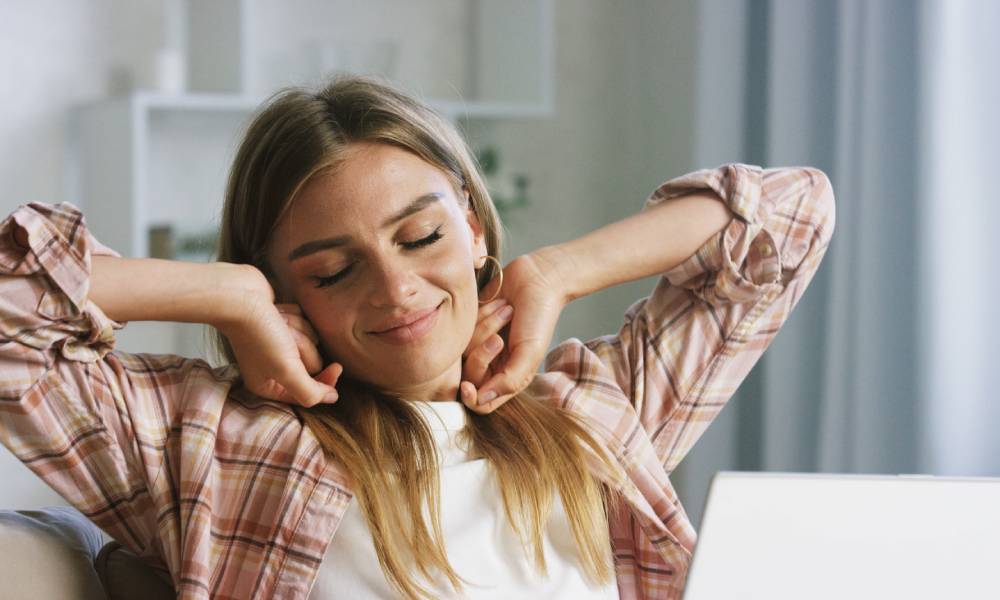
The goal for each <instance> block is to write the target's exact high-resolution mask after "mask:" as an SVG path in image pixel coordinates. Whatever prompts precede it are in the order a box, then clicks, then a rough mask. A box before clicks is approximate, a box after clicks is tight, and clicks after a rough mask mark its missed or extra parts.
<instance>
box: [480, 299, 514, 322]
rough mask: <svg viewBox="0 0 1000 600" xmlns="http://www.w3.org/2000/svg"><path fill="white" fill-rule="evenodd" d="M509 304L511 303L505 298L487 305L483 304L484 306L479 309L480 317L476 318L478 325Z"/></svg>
mask: <svg viewBox="0 0 1000 600" xmlns="http://www.w3.org/2000/svg"><path fill="white" fill-rule="evenodd" d="M507 304H510V303H509V302H507V300H506V299H505V298H497V299H496V300H492V301H490V302H487V303H486V304H483V305H482V306H480V307H479V316H477V317H476V322H477V323H478V322H479V321H482V320H483V319H485V318H486V317H488V316H490V315H492V314H493V313H495V312H496V311H498V310H500V309H501V308H503V307H504V306H506V305H507Z"/></svg>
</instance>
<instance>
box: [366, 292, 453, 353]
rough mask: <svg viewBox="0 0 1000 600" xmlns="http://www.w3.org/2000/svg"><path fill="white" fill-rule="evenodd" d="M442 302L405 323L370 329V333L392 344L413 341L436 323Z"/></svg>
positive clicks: (427, 331) (425, 333)
mask: <svg viewBox="0 0 1000 600" xmlns="http://www.w3.org/2000/svg"><path fill="white" fill-rule="evenodd" d="M442 304H444V300H442V301H441V303H440V304H438V305H437V306H435V307H434V308H433V309H432V310H430V311H429V312H427V313H426V314H423V315H421V316H419V317H418V318H416V319H415V320H413V321H410V322H409V323H406V324H405V325H399V326H397V327H391V328H389V329H385V330H383V331H372V332H370V333H371V334H372V335H374V336H375V337H376V338H378V339H379V340H382V341H384V342H386V343H389V344H393V345H401V344H409V343H412V342H415V341H417V340H419V339H420V338H422V337H424V336H425V335H427V334H428V333H430V331H431V330H432V329H433V328H434V326H435V325H436V324H437V320H438V315H439V314H440V311H441V305H442Z"/></svg>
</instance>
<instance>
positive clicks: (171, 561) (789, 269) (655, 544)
mask: <svg viewBox="0 0 1000 600" xmlns="http://www.w3.org/2000/svg"><path fill="white" fill-rule="evenodd" d="M704 189H708V190H712V191H714V192H715V193H716V194H718V196H719V197H720V198H722V199H723V201H725V202H726V204H727V205H728V206H729V208H730V209H731V210H732V212H733V213H734V214H735V215H736V216H735V218H733V219H732V221H731V222H730V223H729V225H728V226H726V228H725V229H724V230H723V231H721V232H720V233H719V234H717V235H716V236H714V237H712V238H711V239H710V240H708V241H707V242H706V243H705V244H704V245H703V246H702V247H701V248H700V249H699V250H698V251H697V252H696V253H695V254H694V255H692V256H691V257H690V258H688V259H687V260H686V261H684V262H683V263H682V264H680V265H678V266H676V267H675V268H673V269H671V270H670V271H669V272H667V273H665V274H664V275H663V276H662V277H661V278H660V280H659V282H658V283H657V285H656V287H655V289H654V290H653V292H652V294H651V295H650V296H649V297H647V298H643V299H641V300H639V301H637V302H636V303H635V304H633V305H632V306H631V307H630V308H629V309H628V311H627V312H626V314H625V318H624V324H623V325H622V327H621V329H620V330H619V331H618V333H616V334H614V335H607V336H603V337H600V338H597V339H594V340H590V341H587V342H582V341H580V340H578V339H569V340H566V341H564V342H562V343H561V344H559V345H558V346H556V347H555V348H554V349H553V350H551V352H550V353H549V354H548V356H547V358H546V360H545V365H544V370H543V372H542V373H540V374H539V375H538V376H537V377H536V378H535V380H534V382H533V384H532V386H533V391H534V393H535V394H536V395H537V396H538V397H539V398H543V399H545V400H547V401H550V402H552V403H553V404H556V405H558V406H560V407H562V408H564V409H566V410H570V411H574V412H576V413H579V414H581V415H583V416H584V417H585V418H587V419H588V420H589V421H590V422H592V423H594V424H595V425H596V426H597V430H598V433H599V436H600V438H601V440H602V442H603V443H604V444H606V446H607V448H608V449H609V450H610V451H611V453H612V455H613V456H615V457H616V458H617V460H618V461H620V463H621V465H622V467H623V468H624V469H625V472H626V473H627V475H628V479H627V482H626V484H625V487H624V489H622V490H621V491H622V492H623V496H624V498H625V502H623V503H622V504H621V505H619V506H618V507H616V510H615V511H613V513H612V515H611V522H610V529H611V539H612V545H613V551H614V559H615V571H616V577H617V582H618V587H619V590H620V595H621V597H622V598H623V599H631V598H677V597H679V596H680V593H681V591H682V589H683V585H684V581H685V575H686V573H687V568H688V563H689V561H690V557H691V551H692V549H693V547H694V543H695V532H694V530H693V528H692V526H691V524H690V522H689V520H688V518H687V516H686V515H685V513H684V510H683V508H682V507H681V505H680V502H679V501H678V499H677V495H676V494H675V492H674V488H673V486H672V485H671V483H670V479H669V475H670V473H671V471H672V470H673V469H674V467H676V466H677V464H678V463H679V462H680V460H681V459H682V458H683V457H684V455H685V454H686V453H687V452H688V450H689V449H690V448H691V446H692V445H693V444H694V443H695V441H696V440H697V439H698V437H699V436H700V435H701V434H702V432H703V431H704V430H705V428H706V427H707V426H708V424H709V423H710V422H711V421H712V419H713V418H715V416H716V415H717V414H718V413H719V411H720V410H721V409H722V407H723V405H725V403H726V401H727V400H728V399H729V398H730V397H731V396H732V395H733V393H734V392H735V390H736V388H737V387H738V386H739V384H740V382H741V381H742V380H743V378H744V377H745V376H746V375H747V373H748V372H749V371H750V368H751V367H752V366H753V365H754V363H755V362H756V361H757V359H758V358H759V357H760V355H761V353H763V352H764V350H765V349H766V348H767V346H768V345H769V344H770V342H771V340H773V339H774V336H775V334H776V333H777V331H778V329H779V328H780V327H781V324H782V323H784V321H785V319H786V318H787V317H788V315H789V313H790V312H791V310H792V308H793V307H794V306H795V304H796V302H797V301H798V300H799V298H800V297H801V296H802V292H803V291H804V290H805V288H806V286H807V285H808V283H809V281H810V280H811V279H812V277H813V275H814V274H815V272H816V269H817V267H818V266H819V263H820V260H821V258H822V257H823V254H824V252H825V251H826V248H827V245H828V244H829V241H830V236H831V234H832V233H833V227H834V202H833V193H832V189H831V186H830V182H829V180H828V179H827V177H826V176H825V175H824V174H823V173H822V172H821V171H818V170H816V169H812V168H789V169H769V170H763V171H762V170H761V169H760V168H758V167H753V166H747V165H740V164H734V165H725V166H722V167H719V168H716V169H705V170H701V171H697V172H695V173H691V174H688V175H684V176H682V177H679V178H676V179H673V180H671V181H668V182H667V183H665V184H663V185H662V186H660V187H659V188H658V189H657V190H656V191H655V192H654V193H653V194H652V195H651V196H650V197H649V199H648V200H647V201H646V206H647V207H648V206H650V205H653V204H656V203H658V202H661V201H663V200H666V199H668V198H671V197H675V196H679V195H682V194H686V193H689V192H692V191H695V190H704ZM15 223H16V224H17V225H20V226H21V227H23V228H24V229H25V230H27V232H28V240H29V246H30V248H28V249H24V248H21V247H20V246H18V245H17V244H16V243H15V241H14V238H13V236H12V231H13V228H14V225H15ZM665 243H669V241H666V242H665ZM95 254H111V255H115V253H114V252H113V251H112V250H110V249H108V248H107V247H105V246H103V245H101V244H100V243H99V242H98V241H97V240H96V239H94V237H93V236H92V235H91V234H90V233H89V232H88V231H87V229H86V226H85V224H84V220H83V215H81V214H80V212H79V211H78V210H77V209H76V208H75V207H73V206H72V205H70V204H61V205H58V206H51V205H45V204H30V205H27V206H23V207H21V208H19V209H18V210H16V211H15V212H14V213H13V214H11V215H10V216H9V217H8V218H7V219H5V220H4V221H3V223H2V224H0V440H2V441H3V443H4V444H5V445H6V446H7V447H8V448H9V449H10V450H11V452H13V453H14V454H15V455H16V456H17V457H18V458H19V459H20V460H21V461H22V462H24V463H25V464H26V465H27V466H28V467H29V468H31V469H32V470H33V471H34V472H35V473H37V474H38V476H39V477H41V478H42V479H44V480H45V481H46V482H47V483H48V484H49V485H50V486H52V487H53V488H54V489H55V490H56V491H57V492H59V493H60V494H61V495H62V496H63V497H65V498H66V500H67V501H69V502H70V503H71V504H72V505H74V506H75V507H76V508H78V509H79V510H80V511H82V512H83V513H84V514H85V515H87V516H88V517H89V518H90V519H92V520H93V521H94V522H95V523H96V524H97V525H99V526H100V527H101V528H103V529H104V530H105V531H106V532H108V533H109V534H110V535H112V536H113V537H115V538H116V539H118V540H119V541H120V542H121V543H123V544H124V545H125V546H126V547H128V548H130V549H131V550H133V551H134V552H136V553H137V554H138V555H140V556H141V557H144V558H145V559H146V560H147V561H148V562H150V563H151V564H153V565H154V566H160V567H162V568H164V569H166V570H167V571H169V573H170V577H171V578H172V580H173V584H174V586H175V588H176V590H177V592H178V597H182V598H208V597H213V598H271V597H277V598H306V597H307V595H308V591H309V589H310V587H311V585H312V582H313V580H314V578H315V576H316V572H317V569H318V568H319V566H320V561H321V560H322V558H323V555H324V551H325V549H326V547H327V544H328V543H329V542H330V540H331V539H332V536H333V535H334V532H335V531H336V529H337V525H338V523H339V522H340V519H341V517H342V516H343V514H344V512H345V510H346V508H347V506H348V504H349V503H350V502H351V499H352V491H351V488H350V486H349V485H348V479H347V477H346V476H345V473H344V471H343V469H342V467H341V466H340V465H338V464H337V462H335V461H334V460H332V459H331V458H329V457H327V456H325V455H324V453H323V451H322V449H321V448H320V446H319V444H318V443H317V441H316V438H315V437H314V436H313V435H312V433H311V432H310V430H309V429H308V428H306V427H304V426H303V424H302V421H301V420H300V419H299V418H298V417H297V415H296V412H295V410H294V409H293V408H292V407H290V406H287V405H283V404H278V403H274V402H269V401H264V400H261V399H259V398H255V397H253V396H252V395H250V394H249V393H248V392H246V391H245V390H244V389H242V388H241V387H240V386H239V382H238V372H237V370H236V368H235V367H232V366H230V367H224V368H215V369H213V368H211V367H210V366H209V365H208V364H206V363H205V362H204V361H201V360H195V359H189V358H183V357H179V356H170V355H150V354H127V353H124V352H119V351H112V348H113V346H114V338H115V336H114V331H115V329H118V328H120V327H122V326H123V324H122V323H117V322H115V321H112V320H111V319H109V318H108V317H107V316H106V315H105V314H104V313H103V312H102V311H101V309H100V308H99V307H98V306H97V305H95V304H94V303H92V302H90V301H88V299H87V293H88V289H89V273H90V265H91V260H90V257H91V256H92V255H95Z"/></svg>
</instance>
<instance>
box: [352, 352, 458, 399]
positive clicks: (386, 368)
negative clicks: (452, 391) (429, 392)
mask: <svg viewBox="0 0 1000 600" xmlns="http://www.w3.org/2000/svg"><path fill="white" fill-rule="evenodd" d="M408 354H410V353H404V352H400V353H399V355H398V356H396V357H392V358H390V359H388V360H386V361H385V362H384V363H383V364H378V365H370V366H369V368H367V369H365V371H366V372H365V373H363V376H362V378H363V379H364V380H365V381H367V382H368V383H370V384H371V385H373V386H375V387H377V388H380V389H391V390H399V389H406V388H412V387H414V386H419V385H421V384H424V383H427V382H429V381H433V380H435V379H437V378H439V377H441V376H442V375H443V374H444V373H446V372H447V371H448V369H449V368H450V367H452V366H453V365H454V364H455V363H456V362H458V361H459V360H460V359H461V353H459V354H456V355H455V356H454V357H453V358H450V359H447V360H442V358H441V353H440V352H433V351H430V352H425V353H421V354H422V356H407V355H408ZM456 383H457V382H456Z"/></svg>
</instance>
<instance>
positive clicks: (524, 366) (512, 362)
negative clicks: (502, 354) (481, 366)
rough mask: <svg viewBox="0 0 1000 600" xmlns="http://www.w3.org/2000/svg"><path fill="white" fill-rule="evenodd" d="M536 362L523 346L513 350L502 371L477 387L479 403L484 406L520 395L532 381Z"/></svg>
mask: <svg viewBox="0 0 1000 600" xmlns="http://www.w3.org/2000/svg"><path fill="white" fill-rule="evenodd" d="M538 362H539V361H538V360H537V357H535V356H534V353H533V352H531V350H530V349H529V348H527V347H525V346H519V347H517V348H514V349H513V350H512V352H511V355H510V357H509V358H508V359H507V361H506V362H505V363H504V366H503V369H501V370H500V371H499V372H498V373H495V374H494V375H493V377H491V378H490V379H489V381H487V382H486V383H485V384H483V385H481V386H480V387H479V398H478V401H479V403H480V404H485V403H488V402H491V401H493V400H494V399H497V398H500V399H503V398H504V397H508V398H509V397H510V396H513V395H514V394H518V393H520V392H521V391H522V390H524V388H526V387H528V385H529V384H530V383H531V380H532V379H534V376H535V370H534V367H535V365H537V364H538Z"/></svg>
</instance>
